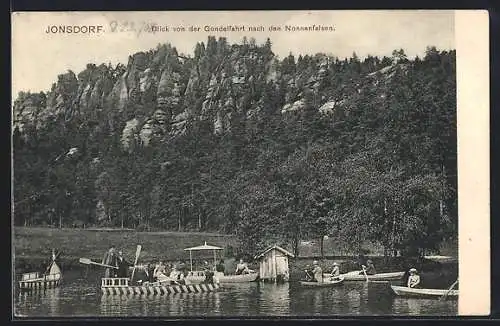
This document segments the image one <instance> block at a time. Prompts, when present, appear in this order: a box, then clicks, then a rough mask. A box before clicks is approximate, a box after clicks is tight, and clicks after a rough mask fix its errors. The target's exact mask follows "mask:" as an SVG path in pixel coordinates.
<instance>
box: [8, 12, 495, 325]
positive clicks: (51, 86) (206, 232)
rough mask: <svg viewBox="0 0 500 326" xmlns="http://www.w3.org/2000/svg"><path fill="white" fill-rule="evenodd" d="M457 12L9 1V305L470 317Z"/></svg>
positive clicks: (21, 309)
mask: <svg viewBox="0 0 500 326" xmlns="http://www.w3.org/2000/svg"><path fill="white" fill-rule="evenodd" d="M457 15H458V14H457V12H456V11H453V10H449V11H445V10H406V11H397V10H385V11H384V10H379V11H363V10H352V11H269V12H265V11H247V12H245V11H225V12H217V11H212V12H208V11H207V12H201V11H200V12H186V11H184V12H168V11H165V12H161V11H158V12H14V13H12V106H11V110H12V126H11V130H12V133H11V134H12V152H11V159H12V180H11V182H12V186H11V187H12V257H13V259H12V261H13V265H12V289H13V290H12V291H13V292H12V304H13V317H14V318H16V319H22V318H38V317H50V318H57V317H162V318H167V319H168V318H176V319H178V318H196V317H235V318H251V317H263V316H264V317H266V316H267V317H276V316H279V317H291V318H293V317H312V318H315V317H333V318H334V317H337V316H457V315H459V314H462V313H467V311H471V312H472V313H474V312H475V311H476V310H474V309H472V310H467V308H466V305H467V303H464V304H462V303H463V302H462V300H463V297H462V294H463V293H462V292H461V288H462V287H466V286H468V287H469V289H470V287H471V286H472V287H474V280H470V279H464V278H462V275H466V274H462V273H465V272H464V266H468V267H469V268H473V267H474V266H473V265H471V263H470V261H469V263H467V264H465V263H464V262H463V259H468V258H464V256H463V255H465V254H464V253H468V254H469V253H470V252H471V250H469V249H467V248H465V247H463V246H462V244H461V243H462V242H461V240H462V239H469V244H470V245H472V244H475V243H477V242H474V241H478V238H477V233H476V234H475V235H474V237H472V236H469V235H466V236H465V237H463V235H462V234H463V233H462V232H463V231H462V226H463V225H464V224H462V223H465V222H464V221H467V223H469V225H470V223H472V225H474V223H476V225H483V224H480V223H482V222H483V221H484V219H482V218H480V216H481V215H480V214H479V213H481V212H479V211H477V210H476V211H475V213H477V214H478V215H476V218H477V219H476V220H475V219H474V218H475V217H474V216H470V215H468V214H466V213H464V214H462V209H463V207H465V205H464V203H465V202H463V201H462V198H459V197H460V196H459V184H460V191H462V190H463V189H464V188H468V190H469V191H476V190H474V189H475V188H474V187H467V186H465V187H463V183H460V182H459V174H460V175H462V176H463V175H467V172H463V171H465V170H463V169H465V168H469V169H471V166H470V165H467V163H464V164H462V165H460V164H459V163H460V162H461V159H462V158H463V157H464V156H463V155H464V152H465V150H466V149H467V148H466V146H464V147H461V146H459V141H458V140H459V138H460V141H464V139H466V137H459V135H463V134H461V133H460V132H461V131H463V130H465V129H462V128H463V127H462V124H460V123H459V121H460V118H459V112H462V113H465V112H466V110H468V108H469V107H468V106H464V107H462V106H461V107H460V110H461V111H459V109H458V106H459V103H457V102H458V100H457V99H460V96H459V94H458V93H459V91H457V81H458V80H459V77H460V67H461V66H460V64H459V63H457V62H460V61H459V60H458V56H460V54H461V53H460V50H458V51H457V43H458V41H457V39H458V36H457V33H458V32H457V27H456V26H457V22H456V19H457V18H456V17H457ZM483 18H484V17H483ZM462 20H463V19H462ZM486 24H487V14H486ZM486 37H487V35H486ZM466 47H467V46H466ZM476 49H477V48H476ZM478 51H479V50H478ZM457 71H458V72H459V73H458V74H457ZM470 81H471V83H472V80H470ZM487 91H488V90H487ZM482 94H485V93H484V91H483V93H482ZM487 94H488V92H486V95H487ZM473 96H477V97H478V98H479V97H480V96H478V95H477V93H476V94H473ZM478 101H480V100H478ZM478 103H479V102H478ZM481 103H483V102H481ZM476 104H477V103H476ZM477 105H478V106H477V108H483V107H482V106H480V105H482V104H480V103H479V104H477ZM477 108H476V109H477ZM486 109H487V110H488V108H486ZM477 110H478V111H480V110H479V109H477ZM481 112H482V111H481ZM469 113H470V111H469ZM486 113H488V111H486ZM481 114H482V113H481ZM478 115H479V113H478ZM472 120H473V119H472ZM472 120H469V121H472ZM461 121H462V122H467V121H464V119H462V120H461ZM476 126H477V125H476ZM485 128H486V129H487V128H488V125H486V126H485ZM476 130H480V129H478V128H476ZM481 130H482V129H481ZM468 139H469V140H473V139H476V138H474V135H472V136H470V138H468ZM483 145H484V146H488V144H483ZM473 146H477V148H481V147H480V143H479V142H476V143H475V145H473ZM459 148H460V151H458V149H459ZM469 148H470V146H469ZM462 150H464V151H462ZM459 154H460V155H462V156H459ZM467 158H468V159H469V160H471V159H474V158H476V159H478V160H479V159H481V158H484V157H482V156H475V157H471V155H468V156H467ZM459 166H460V169H459ZM463 166H465V168H463ZM472 168H473V167H472ZM488 168H489V167H488ZM479 170H481V169H479ZM476 172H477V171H476ZM469 173H470V172H469ZM476 177H477V178H479V176H476ZM478 180H479V179H478ZM488 180H489V179H488ZM483 186H486V185H483ZM476 194H481V193H480V192H478V191H476ZM469 198H472V197H469ZM459 199H460V205H459ZM478 203H480V202H479V201H476V204H478ZM481 203H482V202H481ZM459 206H460V214H459ZM488 218H489V217H488ZM466 219H467V220H466ZM461 225H462V226H461ZM459 229H460V230H459ZM468 230H472V229H471V228H469V229H468ZM488 232H489V231H488ZM472 239H473V240H474V241H472ZM484 239H489V233H488V234H484ZM488 241H489V240H488ZM488 244H489V242H488ZM459 251H460V253H461V254H460V255H459ZM475 254H477V252H475V253H472V255H473V256H474V255H475ZM487 254H488V257H489V252H488V253H487ZM469 257H470V255H469ZM477 257H479V256H476V258H477ZM488 259H489V258H488ZM482 262H484V260H483V261H482ZM459 266H460V268H459ZM484 266H485V267H486V268H488V269H489V265H484ZM475 268H476V269H479V270H482V269H484V268H483V267H481V265H478V264H476V265H475ZM459 269H460V273H459ZM485 273H486V272H485ZM459 274H460V276H461V277H460V282H459ZM467 275H470V273H469V274H467ZM467 275H466V276H467ZM481 275H483V276H484V275H486V276H487V278H488V279H489V274H481V271H480V272H479V274H477V270H476V276H481ZM483 276H481V277H478V278H481V279H485V278H486V276H485V277H483ZM485 281H487V280H486V279H485ZM488 282H489V281H488ZM459 284H460V287H459ZM486 287H487V286H486ZM484 288H485V287H481V285H477V286H476V291H478V290H477V289H484ZM469 293H470V291H469ZM476 295H477V298H474V297H470V296H469V297H468V298H467V299H468V301H467V302H469V301H474V300H476V303H477V302H484V300H485V298H487V299H486V300H489V293H481V292H476ZM480 297H481V298H483V299H479V298H480ZM477 300H479V301H477ZM459 302H460V305H459ZM464 302H465V301H464ZM459 306H460V309H459ZM462 306H463V307H462ZM464 307H465V308H464ZM470 307H472V306H470ZM486 309H487V308H486ZM477 311H484V308H483V310H481V309H479V310H477Z"/></svg>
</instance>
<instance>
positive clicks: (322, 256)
mask: <svg viewBox="0 0 500 326" xmlns="http://www.w3.org/2000/svg"><path fill="white" fill-rule="evenodd" d="M324 241H325V240H324V238H323V237H321V238H320V239H319V250H320V253H321V258H322V259H323V258H325V252H324Z"/></svg>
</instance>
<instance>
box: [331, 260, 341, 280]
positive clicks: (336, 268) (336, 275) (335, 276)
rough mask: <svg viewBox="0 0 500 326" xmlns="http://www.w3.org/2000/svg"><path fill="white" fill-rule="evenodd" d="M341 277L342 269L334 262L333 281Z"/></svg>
mask: <svg viewBox="0 0 500 326" xmlns="http://www.w3.org/2000/svg"><path fill="white" fill-rule="evenodd" d="M339 276H340V267H339V264H338V263H337V262H333V269H332V277H331V279H332V280H336V279H338V278H339Z"/></svg>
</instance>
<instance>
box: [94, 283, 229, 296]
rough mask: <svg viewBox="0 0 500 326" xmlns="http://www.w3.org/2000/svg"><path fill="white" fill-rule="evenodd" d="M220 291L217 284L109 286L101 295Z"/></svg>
mask: <svg viewBox="0 0 500 326" xmlns="http://www.w3.org/2000/svg"><path fill="white" fill-rule="evenodd" d="M219 289H220V286H219V285H218V284H191V285H155V286H111V287H101V291H102V294H103V295H131V296H166V295H175V294H179V293H206V292H215V291H217V290H219Z"/></svg>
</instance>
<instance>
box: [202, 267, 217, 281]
mask: <svg viewBox="0 0 500 326" xmlns="http://www.w3.org/2000/svg"><path fill="white" fill-rule="evenodd" d="M204 265H205V266H204V271H203V272H204V273H205V279H204V280H203V283H205V284H209V283H210V284H213V283H214V272H213V270H212V267H211V266H210V264H209V263H208V262H205V264H204Z"/></svg>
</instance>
